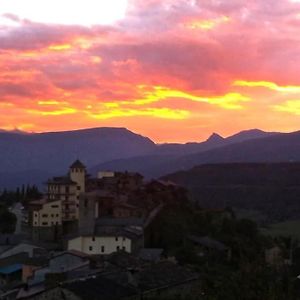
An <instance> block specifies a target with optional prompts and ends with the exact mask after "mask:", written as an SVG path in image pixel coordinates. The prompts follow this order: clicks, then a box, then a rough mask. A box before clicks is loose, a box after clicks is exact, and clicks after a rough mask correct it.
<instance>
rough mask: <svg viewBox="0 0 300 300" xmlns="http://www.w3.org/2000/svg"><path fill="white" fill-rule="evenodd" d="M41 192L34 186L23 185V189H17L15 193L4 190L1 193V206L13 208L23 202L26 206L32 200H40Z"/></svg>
mask: <svg viewBox="0 0 300 300" xmlns="http://www.w3.org/2000/svg"><path fill="white" fill-rule="evenodd" d="M41 195H42V194H41V192H40V191H39V190H38V188H37V187H36V186H35V185H33V186H30V185H27V186H26V187H25V185H23V186H22V187H21V188H17V189H16V190H14V191H8V190H6V189H5V190H3V191H2V192H0V204H2V205H5V206H7V207H9V206H12V205H13V204H14V203H17V202H21V203H22V204H23V205H24V206H26V205H27V203H28V202H29V201H31V200H35V199H39V198H40V197H41Z"/></svg>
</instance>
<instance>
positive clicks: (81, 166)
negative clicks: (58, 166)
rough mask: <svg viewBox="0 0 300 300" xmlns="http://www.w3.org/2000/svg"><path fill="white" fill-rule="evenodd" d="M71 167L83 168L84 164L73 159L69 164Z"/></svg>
mask: <svg viewBox="0 0 300 300" xmlns="http://www.w3.org/2000/svg"><path fill="white" fill-rule="evenodd" d="M70 168H71V169H75V168H77V169H85V165H84V164H83V163H82V162H81V161H80V160H79V159H77V160H75V161H74V162H73V164H72V165H71V166H70Z"/></svg>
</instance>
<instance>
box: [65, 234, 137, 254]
mask: <svg viewBox="0 0 300 300" xmlns="http://www.w3.org/2000/svg"><path fill="white" fill-rule="evenodd" d="M132 243H133V241H132V239H131V238H129V237H126V236H125V235H122V234H121V235H119V236H113V235H111V236H110V235H107V236H106V235H103V236H79V237H76V238H74V239H71V240H69V241H68V250H77V251H80V252H83V253H85V254H90V255H96V254H98V255H99V254H102V255H108V254H111V253H113V252H116V251H120V250H123V251H126V252H129V253H131V252H132V248H133V247H132Z"/></svg>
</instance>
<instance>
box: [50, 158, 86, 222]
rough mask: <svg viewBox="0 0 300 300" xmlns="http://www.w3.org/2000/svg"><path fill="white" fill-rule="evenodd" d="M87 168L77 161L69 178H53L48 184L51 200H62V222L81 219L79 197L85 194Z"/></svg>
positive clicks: (70, 171)
mask: <svg viewBox="0 0 300 300" xmlns="http://www.w3.org/2000/svg"><path fill="white" fill-rule="evenodd" d="M85 177H86V168H85V166H84V165H83V164H82V163H81V162H80V161H79V160H76V161H75V162H74V163H73V164H72V165H71V166H70V170H69V173H68V175H67V176H62V177H53V178H52V179H50V180H49V181H48V182H47V195H48V199H49V200H52V201H53V200H61V206H62V220H63V221H71V220H77V219H78V217H79V195H80V194H81V193H84V192H85Z"/></svg>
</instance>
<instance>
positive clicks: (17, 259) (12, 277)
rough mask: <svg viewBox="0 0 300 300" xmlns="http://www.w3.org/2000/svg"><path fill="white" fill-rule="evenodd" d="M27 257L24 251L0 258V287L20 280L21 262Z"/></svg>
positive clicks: (17, 282) (18, 282)
mask: <svg viewBox="0 0 300 300" xmlns="http://www.w3.org/2000/svg"><path fill="white" fill-rule="evenodd" d="M26 259H28V254H27V253H25V252H22V253H18V254H14V255H11V256H7V257H4V258H2V259H0V287H5V286H6V285H14V284H20V283H21V282H22V264H23V262H24V261H25V260H26Z"/></svg>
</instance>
